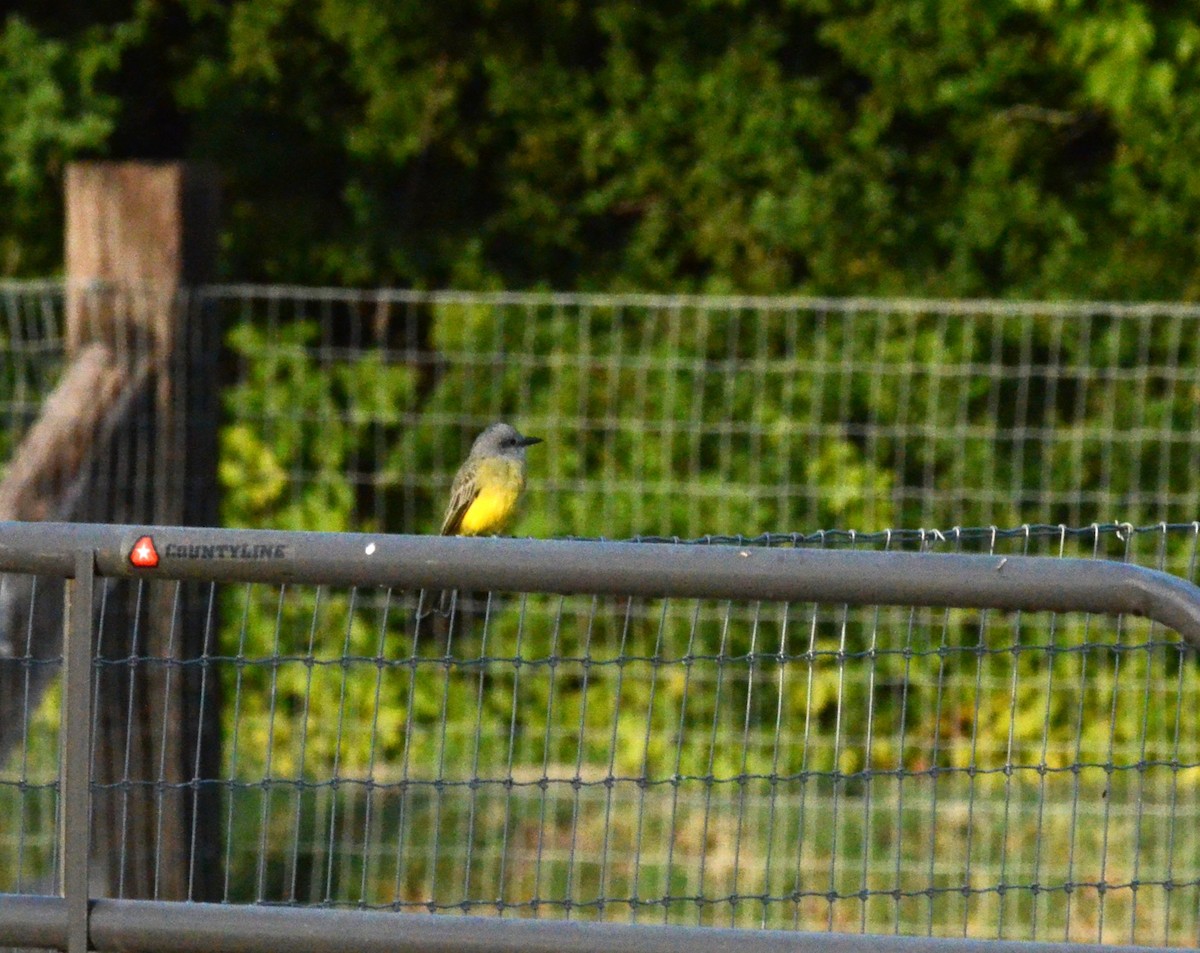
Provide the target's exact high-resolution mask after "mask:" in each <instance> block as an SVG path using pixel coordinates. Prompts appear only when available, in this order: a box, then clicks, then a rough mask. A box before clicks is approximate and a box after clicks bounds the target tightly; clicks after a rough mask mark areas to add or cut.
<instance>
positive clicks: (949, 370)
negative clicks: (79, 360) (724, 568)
mask: <svg viewBox="0 0 1200 953" xmlns="http://www.w3.org/2000/svg"><path fill="white" fill-rule="evenodd" d="M187 306H188V307H194V308H198V309H207V310H206V312H205V313H207V314H209V315H213V316H216V317H217V318H219V320H220V322H221V326H222V328H223V335H224V337H223V339H224V342H225V348H224V352H223V356H222V361H221V366H220V369H219V373H218V377H217V379H216V381H215V382H214V384H215V386H218V387H219V388H220V393H221V396H222V406H223V416H222V420H221V424H220V426H221V435H220V451H219V467H220V477H221V482H222V489H223V494H224V496H223V500H222V517H223V521H224V523H225V524H226V525H237V526H260V527H278V528H290V529H329V530H343V529H364V530H370V531H387V532H433V531H436V529H437V526H438V525H439V523H440V520H441V515H442V506H443V505H444V502H445V498H446V494H447V492H448V487H449V482H450V478H451V476H452V474H453V471H454V469H455V468H456V467H457V465H458V463H459V462H460V461H461V459H462V458H463V456H464V455H465V451H466V448H467V447H468V446H469V443H470V440H471V439H472V437H473V436H474V435H475V433H477V432H478V430H480V429H482V427H483V426H485V425H486V424H488V423H490V422H492V421H493V420H495V419H497V418H504V419H509V420H512V421H513V422H514V423H517V424H518V425H519V426H520V427H521V429H522V430H523V431H524V432H527V433H532V434H536V435H537V436H541V437H543V438H545V440H546V444H545V445H544V446H542V447H535V448H534V449H533V450H531V451H530V488H529V494H528V496H529V499H528V503H527V506H526V515H525V517H524V519H523V521H522V522H521V523H520V524H518V526H517V531H518V532H519V533H521V534H529V535H533V536H539V537H541V536H582V537H606V538H610V539H611V538H630V537H642V538H649V537H654V538H676V537H680V538H699V539H701V540H702V543H701V544H703V543H705V542H706V543H707V544H708V545H724V544H736V545H742V546H745V545H751V544H752V545H760V546H775V547H792V546H799V547H819V548H844V547H849V548H860V549H862V548H865V549H881V550H882V549H887V550H905V551H912V550H922V551H956V552H957V551H961V552H989V553H997V554H1000V555H1019V554H1029V555H1044V556H1049V557H1058V556H1085V557H1088V558H1098V559H1117V560H1123V561H1128V562H1132V563H1135V564H1138V565H1144V566H1150V567H1154V568H1161V569H1164V570H1166V571H1168V572H1171V573H1173V574H1175V575H1178V576H1182V577H1184V578H1187V579H1190V580H1192V581H1196V550H1197V524H1196V523H1194V522H1193V521H1194V520H1196V519H1197V517H1198V516H1200V390H1198V387H1200V385H1198V384H1197V382H1196V381H1197V378H1196V375H1195V368H1196V366H1197V360H1198V358H1200V354H1197V349H1198V348H1200V344H1198V343H1197V342H1198V341H1200V335H1197V334H1196V321H1197V318H1198V317H1200V309H1195V308H1191V307H1185V306H1170V305H1161V306H1138V307H1122V306H1114V305H1102V304H1081V305H1046V304H1022V303H988V302H903V301H899V302H897V301H849V300H839V301H824V300H807V299H797V300H786V299H761V300H760V299H698V298H656V297H646V296H632V295H630V296H564V295H552V294H528V295H510V294H477V295H451V294H435V293H417V292H397V291H377V292H353V291H334V290H323V289H301V288H297V289H290V288H247V287H212V288H205V289H194V290H193V292H192V293H191V295H190V297H189V299H188V302H187ZM0 308H2V309H3V311H4V315H5V319H6V321H7V327H8V332H7V334H5V335H4V336H3V340H0V374H2V375H3V377H2V380H0V408H2V410H3V413H4V414H5V416H6V420H7V422H8V427H7V429H6V431H5V432H4V434H3V435H0V442H2V443H3V449H4V450H5V451H6V453H7V452H9V451H11V450H12V448H13V447H14V446H15V445H16V444H17V443H18V441H19V440H20V438H21V437H22V436H23V435H24V434H26V433H28V432H29V429H30V428H31V427H32V425H33V423H34V421H35V420H36V417H37V413H38V410H39V408H40V406H41V405H42V402H43V401H44V400H45V397H46V395H47V394H48V393H49V391H50V389H51V388H53V387H54V385H55V384H56V382H57V381H58V379H59V376H60V375H61V373H62V369H63V367H64V354H65V349H66V343H65V342H66V332H65V330H64V327H65V325H64V322H65V308H66V295H65V292H64V290H63V289H62V287H61V286H59V285H57V284H54V283H43V284H21V285H15V284H6V285H0ZM134 456H136V455H135V454H133V453H132V452H130V453H129V455H128V456H127V457H126V458H124V462H121V461H118V462H117V463H116V464H115V465H114V464H111V463H110V464H109V468H108V470H107V471H106V473H107V476H106V477H105V480H106V482H104V483H103V484H102V485H103V486H105V487H110V488H111V487H115V486H120V485H121V483H122V479H123V478H122V476H121V475H122V474H125V475H126V476H128V475H129V474H136V475H137V479H138V480H143V481H146V482H147V483H152V482H153V481H154V480H155V479H158V478H159V475H158V474H157V471H156V469H155V465H154V463H147V462H146V461H135V460H134V459H133V458H134ZM105 492H107V491H105ZM1118 520H1120V521H1125V520H1128V521H1129V522H1128V523H1126V522H1116V521H1118ZM886 526H893V527H921V526H923V527H941V529H940V531H939V530H934V529H923V530H917V529H895V530H890V531H874V532H872V531H871V530H878V528H879V527H886ZM964 526H975V527H979V528H975V529H958V528H956V527H964ZM992 526H1001V527H1008V528H1006V529H1003V530H1000V529H994V528H991V527H992ZM816 527H855V528H857V531H850V530H837V531H834V530H828V531H824V532H812V530H813V528H816ZM780 530H786V531H788V532H779V531H780ZM863 530H867V531H866V532H864V531H863ZM768 531H773V532H772V533H771V534H770V535H768ZM791 531H795V532H791ZM802 531H808V532H802ZM736 534H740V535H736ZM680 545H686V544H682V543H681V544H680ZM691 545H694V544H691ZM3 584H4V587H5V588H4V590H3V591H0V604H3V606H4V608H5V612H6V613H8V620H9V621H8V626H7V631H6V632H5V633H4V636H5V640H6V641H5V645H6V651H7V653H8V663H7V664H8V668H9V669H11V670H12V671H16V672H18V673H19V676H18V677H17V678H16V679H15V680H13V679H10V680H9V681H7V682H5V685H6V691H8V692H9V693H20V694H21V697H22V698H23V699H25V700H26V705H25V706H24V707H25V708H28V709H30V710H32V717H31V718H29V719H21V720H9V726H8V727H7V728H0V734H3V732H4V731H5V730H10V731H17V732H18V734H19V738H18V739H17V740H16V741H15V742H14V743H13V744H12V745H11V747H10V748H9V749H8V750H9V754H8V757H7V761H6V762H5V763H4V766H3V768H2V770H0V798H3V804H2V805H0V810H2V811H3V816H4V817H6V818H8V819H9V820H7V821H5V822H4V823H2V824H0V842H2V843H3V844H4V847H5V851H4V855H5V856H6V857H7V858H8V860H6V861H4V862H2V863H0V890H4V891H16V892H22V893H38V892H43V891H45V890H46V889H47V885H52V884H53V883H54V882H55V877H56V873H57V872H58V870H59V867H60V866H61V862H62V861H61V857H60V856H59V846H58V844H59V841H58V832H57V827H56V817H57V813H58V806H59V805H58V797H59V790H58V782H57V777H58V745H59V738H58V706H59V704H60V702H61V693H60V689H59V687H58V681H57V680H56V678H55V677H54V676H55V674H56V673H57V672H58V671H59V667H60V665H61V659H60V656H59V655H58V654H57V653H47V652H45V651H44V650H43V649H42V648H36V647H35V646H34V635H35V632H36V630H37V629H38V627H39V623H38V621H37V620H38V619H40V618H51V617H53V615H54V613H55V612H57V611H58V609H57V607H58V606H61V600H62V591H61V585H57V584H55V582H54V581H53V580H47V579H42V578H39V579H38V581H37V582H36V584H34V583H32V582H31V580H30V579H29V578H24V579H23V578H22V577H18V576H13V575H9V576H6V577H4V583H3ZM6 593H7V594H8V596H7V597H6V595H5V594H6ZM101 593H102V603H101V605H100V606H99V607H98V612H99V616H98V620H99V621H98V627H99V640H100V641H99V646H98V660H97V663H96V669H95V672H94V682H95V685H96V687H97V690H98V691H107V692H108V693H109V695H110V696H111V694H112V693H113V692H117V693H119V697H120V698H121V699H123V700H124V702H125V708H126V709H127V710H128V712H129V713H130V718H129V719H128V720H127V721H126V722H121V723H117V722H114V723H113V724H108V725H98V726H97V731H99V732H101V734H105V733H107V734H106V735H105V736H106V737H108V738H109V744H110V747H111V748H112V749H113V751H115V752H116V753H117V755H118V756H117V757H115V758H108V759H107V760H105V761H104V762H103V763H98V764H97V765H96V769H97V770H96V788H95V810H96V811H97V812H102V813H104V814H105V816H106V817H108V818H109V819H110V820H109V822H108V823H106V824H105V825H104V830H106V831H115V832H117V833H116V834H115V835H114V836H113V841H112V843H108V844H103V845H97V847H98V849H100V848H103V849H104V850H106V851H112V852H114V853H115V854H116V855H118V857H119V860H118V862H117V863H115V864H113V865H110V866H107V867H106V868H105V871H106V874H105V876H106V877H107V882H105V883H102V884H99V890H100V892H101V893H102V894H105V895H109V896H118V897H119V896H143V895H149V896H174V895H175V890H174V888H171V889H168V887H167V884H168V883H173V884H182V885H183V886H182V890H183V893H184V894H185V895H187V896H201V895H203V896H206V897H207V896H215V897H217V898H219V899H222V900H227V901H229V902H236V903H241V902H257V903H284V904H300V903H303V904H316V905H320V906H355V907H357V906H365V907H377V908H383V909H403V910H422V911H432V912H439V913H488V914H498V915H506V916H508V915H511V916H520V917H556V918H561V917H566V918H571V919H597V920H625V921H638V922H669V923H693V924H695V923H700V924H706V925H707V924H724V925H736V926H754V927H762V926H767V927H783V928H787V929H796V928H800V929H816V930H830V929H832V930H840V931H869V932H882V933H914V934H919V935H958V936H962V935H970V936H978V937H987V938H991V937H1008V938H1017V939H1038V940H1041V939H1063V938H1065V939H1069V940H1094V941H1095V940H1099V941H1104V942H1114V941H1115V942H1139V943H1163V944H1185V945H1186V944H1193V943H1196V942H1197V941H1198V939H1200V865H1198V863H1197V860H1196V858H1197V857H1200V849H1198V848H1200V844H1197V835H1196V833H1195V831H1196V829H1197V823H1196V822H1197V802H1196V796H1195V792H1196V789H1197V788H1196V784H1197V779H1198V777H1200V774H1198V769H1200V731H1198V729H1197V727H1196V725H1195V719H1194V718H1190V717H1189V714H1190V713H1191V712H1194V711H1195V710H1196V709H1197V705H1198V702H1200V699H1198V698H1197V692H1198V688H1197V681H1196V666H1195V662H1194V659H1193V658H1192V657H1191V655H1190V654H1187V653H1185V652H1184V651H1183V650H1182V649H1181V648H1180V646H1179V644H1178V640H1177V638H1176V637H1175V636H1174V635H1173V634H1171V633H1168V632H1166V631H1164V630H1162V629H1161V628H1160V627H1158V626H1155V625H1153V624H1150V623H1148V622H1146V621H1144V620H1140V619H1135V618H1133V617H1120V618H1117V619H1114V618H1110V617H1102V616H1087V615H1081V614H1071V613H1066V614H1057V615H1056V614H1049V613H1004V612H994V611H979V610H964V609H951V610H933V609H919V608H911V609H904V608H894V607H893V608H889V607H848V606H843V605H837V604H825V603H822V604H807V603H805V604H801V603H796V604H779V603H757V602H751V601H747V600H741V601H739V600H733V601H714V600H704V599H699V600H683V599H672V600H646V599H633V600H630V599H620V598H615V597H595V598H593V597H584V596H568V597H560V596H551V595H548V594H544V593H527V594H515V593H507V592H493V593H475V594H467V595H463V596H462V597H461V600H460V603H459V605H458V608H457V611H456V614H455V616H454V618H453V619H443V618H441V617H440V616H436V615H435V616H433V617H428V618H425V619H418V618H417V613H416V612H415V611H414V610H415V605H416V603H415V599H416V595H415V594H414V593H412V592H404V591H399V590H385V591H379V590H376V589H373V588H365V587H361V588H355V587H346V586H335V585H327V586H297V585H272V584H267V583H253V584H236V585H235V584H225V585H219V586H213V585H199V584H196V583H178V584H177V583H167V582H134V581H128V580H116V579H106V580H103V581H102V583H101ZM18 596H20V598H17V597H18ZM6 598H7V601H5V600H6ZM183 604H188V605H192V606H200V607H202V610H203V618H204V620H205V621H204V633H203V646H204V650H203V653H202V654H200V655H196V656H179V655H172V654H171V653H170V652H169V651H168V652H164V653H163V654H152V653H148V652H147V651H145V649H144V647H143V649H141V650H139V648H138V645H139V641H140V640H141V637H142V635H143V634H144V632H143V627H144V626H145V625H146V624H147V623H146V619H147V617H149V616H152V615H154V614H155V613H158V614H160V615H161V613H162V611H163V607H164V606H165V607H167V611H168V612H171V611H173V610H171V609H170V607H172V606H179V605H183ZM172 618H173V616H172ZM106 621H107V626H106ZM106 639H110V641H109V642H108V643H106V641H105V640H106ZM106 644H107V645H109V646H110V649H108V650H106ZM155 651H156V652H157V651H158V650H157V649H156V650H155ZM180 679H187V680H188V681H189V684H190V685H192V686H193V688H194V692H193V694H194V701H195V703H196V704H199V705H200V706H201V708H205V707H208V708H209V710H212V709H213V708H215V709H217V710H219V713H220V715H219V723H220V735H221V737H220V739H219V750H220V759H219V764H220V767H219V775H218V776H212V775H206V774H203V773H193V774H192V775H190V776H189V777H186V778H184V779H183V780H180V779H178V778H175V777H174V776H172V775H170V773H169V772H165V771H164V772H160V773H159V774H158V775H155V774H153V773H152V772H151V773H150V774H145V773H139V769H137V764H138V763H139V759H138V758H137V757H136V756H134V755H136V752H137V751H138V750H139V745H141V744H142V743H143V739H139V738H136V737H126V736H124V735H122V734H121V732H126V733H132V731H133V729H132V728H131V727H130V726H131V725H133V724H134V719H133V717H132V713H133V712H135V711H145V712H148V716H147V718H146V719H143V720H142V721H139V722H138V724H139V725H142V726H143V728H144V726H145V725H146V724H151V725H162V726H163V729H162V732H161V735H162V737H163V738H164V739H165V738H166V737H167V730H166V726H167V725H168V723H169V722H170V721H171V720H172V719H177V718H179V717H182V715H181V712H180V711H179V710H176V709H173V708H172V704H173V703H172V702H171V701H169V700H168V699H171V698H174V697H175V696H174V695H172V694H171V693H170V692H169V691H168V688H169V686H170V685H171V683H172V681H173V680H174V681H176V682H178V681H179V680H180ZM11 686H16V687H15V688H14V687H11ZM43 693H44V694H43ZM6 710H7V709H6ZM122 747H124V750H125V751H127V752H131V753H132V754H131V755H130V756H128V757H127V758H126V759H125V761H126V763H127V764H128V765H130V767H127V768H126V769H124V770H122V768H121V764H122V759H121V758H120V756H119V755H120V753H121V751H122ZM164 747H165V745H164ZM172 802H175V803H178V804H182V805H183V806H184V808H185V809H184V810H180V811H174V810H170V809H168V808H169V806H170V804H171V803H172ZM193 802H195V803H194V804H193ZM189 804H193V807H191V808H189V807H187V805H189ZM201 805H203V806H201ZM189 810H190V811H192V813H193V814H194V813H195V812H196V811H202V812H208V814H209V816H212V812H214V811H215V812H218V813H219V817H220V825H219V827H220V829H221V831H222V836H221V837H220V839H219V841H215V842H207V841H206V842H203V843H196V842H194V841H196V838H194V837H193V838H192V839H191V840H190V841H189V839H188V838H187V837H186V836H184V837H182V838H181V837H169V836H167V834H168V833H169V832H166V831H164V832H162V835H161V837H158V836H157V835H154V834H153V833H152V836H150V837H148V838H143V837H141V836H137V837H132V836H130V837H125V836H121V835H120V831H121V830H122V823H123V820H122V819H123V818H124V819H129V818H132V817H134V816H135V815H138V814H142V813H145V812H147V811H148V812H149V816H150V817H151V818H153V817H155V816H157V817H159V818H162V819H163V821H162V823H163V824H168V823H175V822H176V820H175V819H177V818H178V817H180V816H184V817H186V816H187V815H188V812H189ZM124 823H126V824H127V825H129V827H128V829H130V830H132V829H133V828H132V826H131V825H132V822H131V821H128V820H126V821H125V822H124ZM139 830H141V829H140V828H139ZM185 833H186V832H185ZM181 843H182V844H186V845H187V847H186V849H182V850H181V849H180V848H179V845H180V844H181ZM168 844H169V845H173V846H172V847H171V848H170V850H167V849H165V848H162V849H160V847H161V845H168ZM135 881H136V885H135ZM201 887H203V889H201Z"/></svg>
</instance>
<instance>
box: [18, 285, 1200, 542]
mask: <svg viewBox="0 0 1200 953" xmlns="http://www.w3.org/2000/svg"><path fill="white" fill-rule="evenodd" d="M64 301H65V294H64V292H63V289H62V288H61V286H58V285H55V284H35V285H31V284H12V283H10V284H6V285H3V286H0V303H2V304H0V306H2V307H3V309H4V311H5V316H6V318H7V320H8V324H9V328H10V331H9V334H8V336H7V340H6V342H5V343H4V345H3V347H4V348H5V349H6V350H5V353H4V361H3V362H0V363H3V364H4V366H5V369H6V370H5V373H6V379H7V380H8V385H7V386H6V388H5V390H6V393H5V395H4V405H5V410H6V411H7V416H8V419H9V423H10V427H9V434H10V436H9V439H12V435H15V434H19V433H20V432H21V429H22V427H23V426H27V425H28V423H29V421H30V420H31V419H32V415H33V414H34V413H36V407H37V405H38V399H39V396H40V395H44V394H45V392H46V388H47V386H48V385H49V383H50V382H52V381H53V379H54V372H55V369H56V368H57V367H58V361H59V360H60V356H61V344H62V341H63V332H62V325H63V307H64ZM189 301H190V305H191V306H192V307H205V308H209V309H211V310H213V311H214V312H215V314H216V316H217V317H216V319H217V320H219V321H220V322H221V325H222V327H223V328H224V329H225V341H226V353H225V359H224V363H223V370H222V373H221V382H222V384H223V397H224V414H225V416H224V420H225V424H224V427H223V437H222V448H221V462H222V467H223V481H224V483H225V487H226V491H227V492H226V500H225V503H224V506H225V511H226V522H227V523H229V524H232V525H268V524H269V525H272V526H278V527H281V528H284V527H289V526H291V527H297V528H298V527H300V526H309V527H312V526H313V525H315V522H314V521H316V520H323V521H324V522H322V523H321V525H322V526H327V527H328V528H339V529H344V528H350V527H362V526H369V527H371V528H376V529H386V530H391V531H414V532H430V531H436V529H437V527H438V525H439V524H440V517H441V509H442V506H443V505H444V496H445V493H446V489H447V486H448V484H449V478H450V476H451V475H452V474H453V471H454V469H455V468H456V466H457V465H458V463H459V462H460V461H461V459H462V457H463V456H464V455H465V452H466V449H467V447H468V446H469V445H470V441H471V440H472V439H473V437H474V436H475V434H476V433H478V432H479V431H480V430H481V429H482V428H483V427H484V426H486V425H487V424H488V423H490V422H492V421H493V420H495V419H497V418H508V419H511V420H513V421H514V422H517V423H518V424H519V425H520V427H521V429H522V430H523V431H524V432H528V433H533V434H536V435H538V436H542V437H544V438H546V440H547V445H546V446H545V447H544V448H540V449H538V450H535V451H533V455H532V458H531V459H532V466H533V478H534V479H533V484H532V499H531V503H532V505H531V506H530V507H529V511H528V516H527V519H526V521H525V522H524V523H522V524H521V525H520V526H519V527H518V531H520V532H526V533H529V534H531V535H535V536H556V535H579V536H588V537H597V536H604V537H608V538H627V537H631V536H637V535H674V536H681V537H685V538H687V537H696V536H702V535H705V534H708V533H731V532H735V531H736V532H741V533H746V534H750V535H755V534H758V533H761V532H766V531H781V530H784V531H793V530H796V531H801V530H802V531H811V530H813V529H816V528H822V527H838V528H855V529H859V530H878V529H880V528H883V527H887V526H904V527H914V526H925V527H949V526H955V525H960V526H989V525H999V526H1016V525H1021V524H1024V523H1049V524H1059V523H1061V524H1065V525H1067V526H1085V525H1088V524H1090V523H1092V522H1100V523H1106V522H1112V521H1114V520H1128V521H1130V522H1132V523H1134V524H1137V525H1143V524H1148V523H1157V522H1160V521H1165V522H1168V523H1175V522H1188V521H1190V520H1192V519H1195V518H1196V515H1197V513H1198V512H1200V390H1198V387H1200V385H1198V384H1197V379H1196V375H1195V368H1196V366H1197V363H1198V362H1200V343H1197V342H1200V335H1198V334H1197V333H1196V332H1197V319H1198V318H1200V309H1197V308H1195V307H1193V306H1186V305H1169V304H1162V305H1137V306H1121V305H1112V304H1102V303H1081V304H1059V305H1055V304H1045V303H1032V302H1016V303H1010V302H954V301H950V302H947V301H904V300H854V299H836V300H825V299H786V298H778V299H777V298H768V299H722V298H689V297H654V296H638V295H594V296H587V295H556V294H550V293H545V294H501V293H495V294H486V293H479V294H449V293H423V292H402V291H389V290H380V291H343V290H335V289H313V288H288V287H259V286H222V287H209V288H204V289H198V290H194V291H193V292H192V294H191V295H190V298H189ZM543 451H544V452H543Z"/></svg>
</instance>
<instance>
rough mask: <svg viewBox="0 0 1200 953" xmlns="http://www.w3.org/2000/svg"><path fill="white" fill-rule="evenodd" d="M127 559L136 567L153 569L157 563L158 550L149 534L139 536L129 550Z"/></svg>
mask: <svg viewBox="0 0 1200 953" xmlns="http://www.w3.org/2000/svg"><path fill="white" fill-rule="evenodd" d="M129 561H130V562H131V563H132V564H133V565H135V566H137V567H138V569H153V568H154V567H155V566H157V565H158V550H157V549H155V548H154V540H153V539H151V538H150V537H149V536H139V537H138V541H137V542H136V543H134V544H133V549H131V550H130V551H129Z"/></svg>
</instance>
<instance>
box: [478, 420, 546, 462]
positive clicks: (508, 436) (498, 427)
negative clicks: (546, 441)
mask: <svg viewBox="0 0 1200 953" xmlns="http://www.w3.org/2000/svg"><path fill="white" fill-rule="evenodd" d="M541 442H542V438H541V437H523V436H522V435H521V434H520V433H518V432H517V428H516V427H512V426H509V425H508V424H504V423H500V424H492V425H491V426H490V427H488V428H487V430H485V431H484V432H483V433H481V434H480V435H479V436H478V437H476V438H475V442H474V443H473V444H471V456H472V457H510V458H512V459H514V460H520V461H522V462H524V460H525V448H526V447H532V446H533V445H534V444H535V443H541Z"/></svg>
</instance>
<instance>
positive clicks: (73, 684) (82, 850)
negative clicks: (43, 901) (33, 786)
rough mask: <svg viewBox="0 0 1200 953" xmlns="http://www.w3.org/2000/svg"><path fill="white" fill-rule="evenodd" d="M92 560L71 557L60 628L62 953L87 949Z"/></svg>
mask: <svg viewBox="0 0 1200 953" xmlns="http://www.w3.org/2000/svg"><path fill="white" fill-rule="evenodd" d="M94 580H95V557H94V555H93V553H92V551H91V550H90V549H89V550H85V551H82V552H79V553H78V554H76V559H75V578H74V579H72V580H71V581H70V583H69V584H68V586H67V604H66V625H65V626H64V628H63V683H64V689H63V701H62V731H61V732H60V734H59V737H60V738H61V739H62V740H61V742H60V745H61V748H62V751H61V754H60V756H59V759H60V775H61V778H60V781H59V785H60V787H59V790H60V791H61V798H60V801H59V804H60V810H61V813H62V824H61V825H60V828H59V829H60V831H61V832H62V851H61V853H60V856H61V857H62V861H61V863H62V883H61V887H62V893H63V897H64V898H66V903H67V953H87V949H88V869H89V856H88V855H89V853H90V850H91V780H92V779H91V773H92V772H91V758H92V745H91V741H92V633H93V628H92V603H93V591H94V585H93V584H94Z"/></svg>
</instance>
